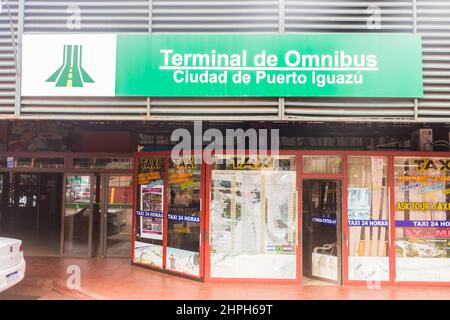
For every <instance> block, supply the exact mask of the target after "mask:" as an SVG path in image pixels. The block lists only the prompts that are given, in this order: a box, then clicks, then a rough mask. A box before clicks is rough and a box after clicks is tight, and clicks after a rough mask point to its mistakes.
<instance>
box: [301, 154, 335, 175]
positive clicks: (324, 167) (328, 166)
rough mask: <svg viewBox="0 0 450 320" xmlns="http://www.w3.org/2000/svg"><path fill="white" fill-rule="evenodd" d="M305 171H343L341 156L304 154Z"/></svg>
mask: <svg viewBox="0 0 450 320" xmlns="http://www.w3.org/2000/svg"><path fill="white" fill-rule="evenodd" d="M302 158H303V163H302V164H303V173H331V174H338V173H341V168H342V159H341V157H340V156H303V157H302Z"/></svg>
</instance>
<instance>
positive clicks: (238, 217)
mask: <svg viewBox="0 0 450 320" xmlns="http://www.w3.org/2000/svg"><path fill="white" fill-rule="evenodd" d="M210 210H211V212H210V232H211V234H210V243H211V276H212V277H219V278H274V279H275V278H278V279H295V278H296V245H297V214H296V212H297V210H296V161H295V157H279V158H275V157H258V158H257V159H250V158H235V157H232V158H226V159H225V161H224V164H220V165H219V164H216V165H215V166H214V168H213V171H212V176H211V209H210Z"/></svg>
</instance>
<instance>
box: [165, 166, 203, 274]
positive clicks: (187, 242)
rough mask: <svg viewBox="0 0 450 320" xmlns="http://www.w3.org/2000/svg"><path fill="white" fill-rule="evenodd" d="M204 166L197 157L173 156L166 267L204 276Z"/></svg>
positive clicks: (170, 177)
mask: <svg viewBox="0 0 450 320" xmlns="http://www.w3.org/2000/svg"><path fill="white" fill-rule="evenodd" d="M200 178H201V166H200V165H198V164H195V162H194V161H193V158H190V157H185V158H183V157H182V158H176V159H173V158H171V159H170V160H169V191H168V192H169V194H168V197H169V201H168V214H167V217H168V234H167V253H166V260H167V261H166V268H167V269H169V270H173V271H177V272H182V273H186V274H190V275H194V276H200V201H201V197H200V194H201V186H200Z"/></svg>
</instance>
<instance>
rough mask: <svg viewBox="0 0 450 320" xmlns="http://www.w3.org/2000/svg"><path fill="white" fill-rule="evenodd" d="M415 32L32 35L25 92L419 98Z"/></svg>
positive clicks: (27, 41)
mask: <svg viewBox="0 0 450 320" xmlns="http://www.w3.org/2000/svg"><path fill="white" fill-rule="evenodd" d="M421 52H422V51H421V39H420V37H419V36H417V35H412V34H352V35H349V34H313V35H311V34H308V35H304V34H272V35H249V34H220V35H211V34H207V35H206V34H203V35H202V34H195V35H194V34H170V35H162V34H158V35H153V34H118V35H114V34H103V35H102V34H53V35H51V34H50V35H49V34H45V35H44V34H29V35H28V34H25V35H24V38H23V59H22V61H23V68H22V70H23V73H22V79H23V80H22V95H23V96H150V97H152V96H164V97H244V96H252V97H302V96H304V97H327V96H328V97H411V98H417V97H421V96H422V95H423V89H422V53H421Z"/></svg>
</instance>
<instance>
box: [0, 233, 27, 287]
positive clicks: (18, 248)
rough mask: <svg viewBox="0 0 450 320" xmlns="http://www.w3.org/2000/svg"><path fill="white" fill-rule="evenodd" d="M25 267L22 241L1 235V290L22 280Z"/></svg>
mask: <svg viewBox="0 0 450 320" xmlns="http://www.w3.org/2000/svg"><path fill="white" fill-rule="evenodd" d="M25 269H26V263H25V259H24V257H23V245H22V241H21V240H16V239H10V238H1V237H0V292H3V291H5V290H6V289H9V288H11V287H12V286H13V285H15V284H17V283H19V282H20V281H22V280H23V278H24V276H25Z"/></svg>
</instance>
